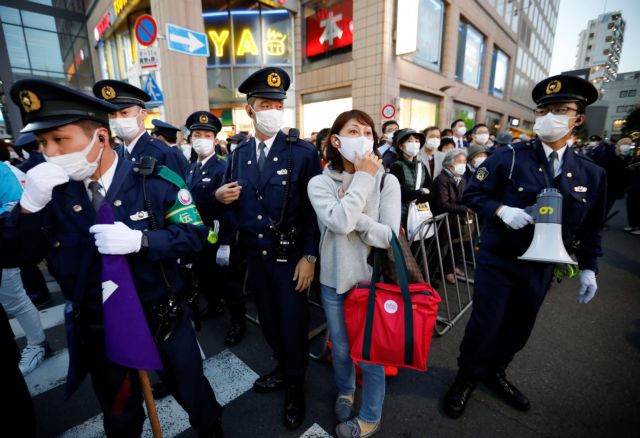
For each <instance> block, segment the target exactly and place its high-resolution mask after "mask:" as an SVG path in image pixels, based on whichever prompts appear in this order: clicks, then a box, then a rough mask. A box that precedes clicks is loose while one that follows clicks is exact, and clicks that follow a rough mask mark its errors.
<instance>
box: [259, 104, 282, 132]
mask: <svg viewBox="0 0 640 438" xmlns="http://www.w3.org/2000/svg"><path fill="white" fill-rule="evenodd" d="M251 109H252V110H253V112H254V114H255V115H256V129H257V130H258V131H260V132H262V133H263V134H264V135H268V136H269V137H272V136H274V135H276V134H277V133H278V131H279V130H280V128H282V125H284V111H281V110H277V109H269V110H263V111H256V110H254V109H253V108H251Z"/></svg>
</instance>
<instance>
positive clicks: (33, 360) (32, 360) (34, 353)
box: [18, 345, 45, 376]
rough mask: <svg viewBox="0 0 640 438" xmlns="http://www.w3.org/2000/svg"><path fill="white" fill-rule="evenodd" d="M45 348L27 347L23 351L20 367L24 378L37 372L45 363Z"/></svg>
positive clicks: (37, 346)
mask: <svg viewBox="0 0 640 438" xmlns="http://www.w3.org/2000/svg"><path fill="white" fill-rule="evenodd" d="M44 355H45V348H44V345H27V346H26V347H25V349H24V350H22V358H21V359H20V363H19V364H18V366H19V367H20V372H21V373H22V375H23V376H26V375H27V374H29V373H30V372H31V371H33V370H35V369H36V368H38V366H40V364H41V363H42V362H44Z"/></svg>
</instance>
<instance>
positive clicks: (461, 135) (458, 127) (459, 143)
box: [451, 119, 469, 149]
mask: <svg viewBox="0 0 640 438" xmlns="http://www.w3.org/2000/svg"><path fill="white" fill-rule="evenodd" d="M451 132H452V135H453V137H452V139H453V142H454V147H455V148H456V149H463V148H466V147H468V146H469V142H468V141H467V140H466V137H465V135H466V133H467V126H466V125H465V123H464V120H462V119H456V120H454V121H453V123H451Z"/></svg>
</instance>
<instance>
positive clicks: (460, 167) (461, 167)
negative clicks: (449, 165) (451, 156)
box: [453, 164, 467, 176]
mask: <svg viewBox="0 0 640 438" xmlns="http://www.w3.org/2000/svg"><path fill="white" fill-rule="evenodd" d="M466 170H467V165H466V164H455V165H454V166H453V173H455V174H456V175H458V176H462V175H464V172H465V171H466Z"/></svg>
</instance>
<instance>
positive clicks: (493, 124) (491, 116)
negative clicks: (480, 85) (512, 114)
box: [485, 111, 502, 135]
mask: <svg viewBox="0 0 640 438" xmlns="http://www.w3.org/2000/svg"><path fill="white" fill-rule="evenodd" d="M501 118H502V116H501V115H500V114H498V113H494V112H493V111H487V119H486V121H485V124H486V125H487V126H488V127H489V132H490V133H491V134H494V135H495V134H497V133H498V131H500V128H501V126H500V119H501Z"/></svg>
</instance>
